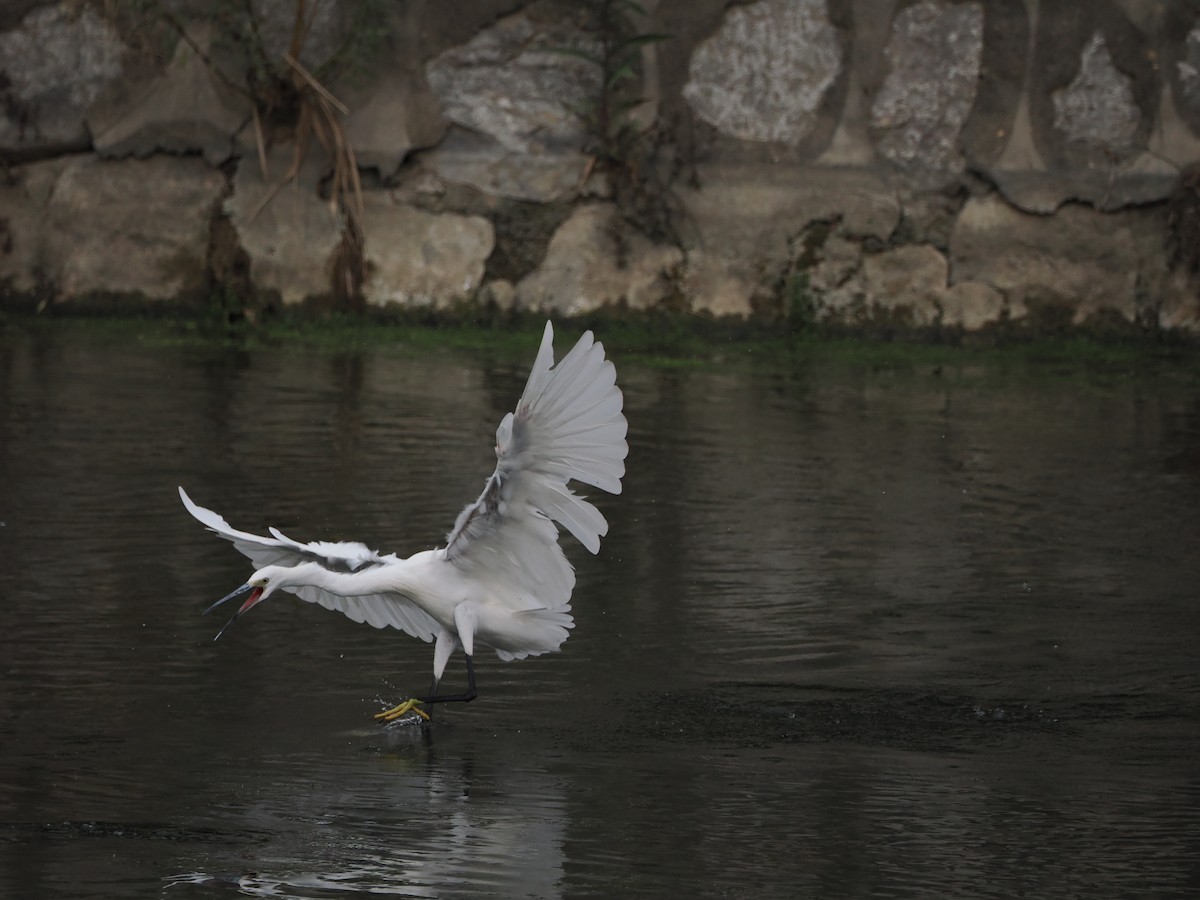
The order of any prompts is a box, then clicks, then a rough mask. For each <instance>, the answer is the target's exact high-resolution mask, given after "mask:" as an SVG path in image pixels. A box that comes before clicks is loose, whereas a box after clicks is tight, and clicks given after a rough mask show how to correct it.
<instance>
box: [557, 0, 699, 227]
mask: <svg viewBox="0 0 1200 900" xmlns="http://www.w3.org/2000/svg"><path fill="white" fill-rule="evenodd" d="M583 7H584V14H585V18H584V29H585V31H587V32H588V33H589V34H590V35H591V36H592V37H594V39H595V40H594V42H593V43H592V44H591V45H590V46H587V47H578V46H577V47H556V48H552V49H553V50H554V51H555V52H557V53H561V54H564V55H566V56H572V57H575V58H577V59H581V60H584V61H585V62H587V63H588V64H589V65H591V66H593V67H594V68H595V70H596V74H597V78H596V89H595V91H594V93H593V94H592V96H590V97H588V98H587V99H586V100H585V101H584V102H583V103H581V104H579V105H578V106H577V107H576V108H575V109H573V112H574V113H575V114H576V115H577V116H579V118H580V120H581V121H582V123H583V125H584V128H585V130H586V132H587V142H586V143H585V145H584V147H583V150H584V152H585V153H588V154H589V155H590V156H591V160H590V162H589V164H588V167H587V169H586V170H585V172H584V177H583V179H582V180H586V179H587V176H588V175H590V174H591V171H592V170H593V168H598V169H600V170H601V171H603V172H605V173H606V174H607V175H608V176H609V177H610V178H611V179H612V183H613V190H614V194H615V196H616V201H617V205H618V208H620V209H621V211H622V214H623V215H624V216H625V217H626V219H628V220H631V221H633V222H634V223H635V224H636V225H638V226H639V227H640V228H641V229H642V230H643V231H645V232H647V233H649V234H651V235H652V236H656V237H667V238H669V239H671V240H672V241H673V242H675V243H678V240H677V238H676V236H675V235H674V231H673V228H672V226H671V224H670V223H671V220H672V216H671V215H670V211H669V209H667V206H668V203H667V191H666V189H665V188H664V187H661V186H660V185H658V183H657V177H656V175H655V173H654V172H653V171H652V162H653V160H652V157H653V153H654V149H655V126H654V125H653V124H651V125H646V124H643V123H642V122H641V121H640V120H639V117H638V116H637V114H636V113H637V110H638V108H639V107H641V106H642V105H643V104H645V103H646V98H645V97H644V96H642V94H641V91H640V90H639V84H640V81H641V79H640V77H639V75H640V73H641V63H642V50H643V48H644V47H646V46H647V45H650V44H657V43H660V42H662V41H665V40H669V39H670V35H668V34H663V33H659V32H646V31H640V30H639V20H644V19H645V18H646V15H647V14H646V11H645V9H644V8H643V7H642V6H641V4H639V3H636V2H634V0H587V2H585V3H584V4H583Z"/></svg>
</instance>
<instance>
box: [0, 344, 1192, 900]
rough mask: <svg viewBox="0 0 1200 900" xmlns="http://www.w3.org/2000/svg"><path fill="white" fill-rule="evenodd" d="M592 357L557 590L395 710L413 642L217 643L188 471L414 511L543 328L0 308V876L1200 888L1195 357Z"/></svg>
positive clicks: (394, 530) (208, 482)
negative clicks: (603, 385) (557, 626)
mask: <svg viewBox="0 0 1200 900" xmlns="http://www.w3.org/2000/svg"><path fill="white" fill-rule="evenodd" d="M601 338H603V335H601ZM616 362H617V365H618V373H619V380H620V383H621V384H622V386H623V388H624V390H625V392H626V398H627V402H626V409H627V415H628V417H629V421H630V426H631V431H630V445H631V452H630V456H629V460H628V471H629V474H628V478H627V480H626V486H627V488H626V492H625V493H624V494H623V495H622V496H620V497H615V498H612V497H607V496H602V497H600V498H598V502H599V505H600V506H601V508H602V509H603V510H604V512H605V513H606V515H607V516H608V518H609V520H610V522H611V525H612V527H611V531H610V534H609V537H608V539H607V541H606V542H605V544H604V547H603V549H602V551H601V554H600V556H599V557H598V558H595V559H593V558H591V557H589V556H588V555H587V554H586V553H584V552H582V551H579V552H574V550H578V548H574V550H573V551H572V554H571V555H572V559H573V560H574V561H575V563H576V565H577V568H578V573H579V583H578V586H577V588H576V594H575V603H574V606H575V614H576V619H577V622H578V627H577V628H576V629H575V631H574V633H573V635H572V637H571V639H570V640H569V641H568V642H567V643H566V644H565V645H564V649H563V652H562V653H561V654H558V655H553V656H547V657H541V658H538V659H534V660H527V661H524V662H514V663H509V664H504V663H501V662H500V661H499V660H497V659H496V658H495V657H487V656H485V655H481V656H480V662H479V666H478V669H479V681H480V690H481V699H480V700H479V701H478V702H476V703H472V704H469V705H460V706H458V707H457V708H453V709H446V710H439V717H438V719H437V720H436V721H435V724H434V726H433V727H432V728H431V729H429V730H427V731H422V730H421V729H417V728H408V727H390V728H380V727H377V726H376V725H375V724H374V723H373V722H372V720H371V714H372V713H373V712H375V711H376V710H378V709H380V708H382V706H383V705H384V703H386V702H388V701H395V700H399V699H401V698H403V697H405V696H408V695H409V694H410V693H411V692H413V691H414V690H415V691H420V690H421V689H423V688H424V687H425V686H426V685H427V682H428V673H429V670H430V667H431V663H432V648H431V646H430V645H426V644H422V643H420V642H418V641H416V640H414V639H412V638H409V637H407V636H405V635H402V634H399V633H396V632H379V631H375V630H373V629H370V628H367V627H365V626H362V625H355V624H354V623H352V622H350V621H349V620H347V619H344V618H342V617H340V616H337V615H335V614H332V613H328V612H326V611H324V610H322V609H320V608H315V607H310V606H308V605H306V604H303V603H301V602H300V601H298V600H293V599H289V598H287V597H279V598H276V599H272V600H271V601H270V602H268V603H266V604H264V605H263V606H262V607H261V608H259V609H256V610H255V611H254V612H253V613H252V614H251V615H250V616H247V617H246V619H245V620H244V621H242V622H240V623H239V624H238V626H237V627H236V628H234V629H232V630H231V631H230V632H229V633H228V634H227V635H226V636H225V637H223V638H222V639H221V641H220V642H219V643H217V644H214V643H213V642H212V636H213V635H214V634H215V633H216V630H217V629H218V628H219V626H220V624H221V623H220V622H219V621H214V620H213V619H211V618H203V617H201V616H200V615H199V613H200V610H201V609H203V608H204V606H206V605H207V604H208V603H210V602H211V601H212V600H214V599H216V598H217V597H219V596H221V595H222V594H224V593H225V592H227V591H228V590H230V589H231V588H233V587H235V586H237V585H238V584H240V583H241V581H242V579H243V578H244V576H245V575H246V574H248V572H249V571H250V569H249V565H248V563H247V562H246V561H245V560H244V559H243V558H242V557H240V556H239V555H238V554H237V553H236V552H234V551H233V550H232V548H230V547H229V546H228V545H227V544H225V543H224V542H221V541H218V540H217V539H216V538H214V537H213V536H211V535H209V534H207V533H206V532H204V531H203V529H202V528H200V526H199V525H198V524H197V523H196V522H194V521H193V520H192V519H191V518H190V517H189V516H187V515H186V513H185V512H184V511H183V509H182V508H181V506H180V504H179V501H178V498H177V496H176V492H175V487H176V485H178V484H182V485H184V486H185V487H186V488H187V489H188V491H189V492H190V493H191V495H192V496H193V498H195V499H196V501H197V502H199V503H201V504H202V505H206V506H211V507H212V508H214V509H216V510H218V511H219V512H221V513H222V514H224V515H225V516H226V517H227V518H228V519H229V521H230V522H231V523H232V524H234V525H235V526H238V527H241V528H244V529H246V530H250V531H256V532H262V531H264V530H265V528H266V526H268V525H276V526H278V527H279V528H281V529H282V530H283V531H285V532H286V533H288V534H289V535H291V536H293V537H296V538H300V539H305V540H307V539H315V538H329V539H337V538H357V539H362V540H364V541H366V542H367V543H368V544H371V545H372V546H375V547H379V548H381V549H383V550H387V551H391V550H395V551H399V552H402V553H409V552H412V551H414V550H418V549H423V548H426V547H430V546H434V545H435V544H437V543H439V542H440V540H441V536H442V535H443V534H444V533H445V532H446V531H447V530H448V529H449V527H450V525H451V524H452V522H453V520H454V517H455V515H456V513H457V512H458V510H459V509H460V508H461V506H462V505H463V504H464V503H466V502H467V501H468V500H470V499H472V498H473V497H474V496H475V495H476V494H477V492H478V490H479V488H480V487H481V485H482V482H483V479H484V478H485V477H486V475H487V474H488V473H489V472H490V469H491V465H492V464H493V461H494V458H493V456H492V452H491V446H492V436H493V433H494V429H495V426H496V424H497V422H498V421H499V420H500V418H501V416H502V415H503V413H504V412H505V411H507V410H508V409H510V408H511V406H512V404H513V403H514V401H515V398H516V397H517V395H518V394H519V392H520V389H521V386H522V384H523V380H524V375H525V369H524V367H525V365H527V363H528V361H525V362H522V363H520V364H519V365H514V363H513V361H512V357H511V354H505V355H500V354H497V355H491V354H489V353H487V352H486V351H484V352H471V351H465V350H460V351H442V352H439V351H434V350H429V349H423V350H420V351H416V350H410V349H406V348H404V347H396V348H390V349H389V348H379V347H376V348H373V349H371V350H370V351H368V352H364V353H354V352H344V353H340V354H332V353H322V354H316V355H314V354H313V353H311V352H306V351H302V350H298V349H286V348H280V349H267V350H259V351H256V352H254V353H252V354H244V353H237V352H234V351H229V350H226V349H219V348H210V349H205V348H196V347H181V348H164V347H154V346H146V345H143V344H140V343H138V342H137V341H135V340H122V339H117V338H106V339H102V340H98V339H95V338H90V337H88V336H86V335H83V334H78V333H69V334H62V335H58V336H55V335H53V334H41V335H39V336H29V335H23V334H20V333H10V334H9V335H8V336H7V337H5V338H3V339H2V340H0V522H2V523H3V525H2V526H0V574H2V576H3V585H4V587H3V625H2V627H0V896H3V897H14V898H16V897H38V898H41V897H47V898H49V897H68V896H70V897H74V896H87V897H126V896H163V897H168V898H170V897H176V898H188V897H208V896H237V895H239V894H244V895H261V896H282V897H344V896H347V895H348V894H350V895H352V894H355V893H362V894H365V893H384V894H386V893H391V894H394V895H397V896H411V897H453V896H488V895H490V896H516V897H577V896H595V897H641V896H645V897H652V896H653V897H660V896H661V897H708V896H714V897H715V896H721V897H754V898H759V897H804V896H814V897H818V896H819V897H842V896H854V897H863V896H874V897H930V896H947V897H949V896H955V897H963V896H987V897H1016V896H1027V897H1044V896H1129V895H1134V894H1141V895H1154V896H1170V895H1175V896H1181V895H1188V894H1193V895H1194V894H1196V893H1197V892H1200V762H1198V756H1197V753H1198V748H1200V657H1198V655H1197V647H1198V646H1200V640H1198V639H1200V598H1198V596H1197V584H1198V583H1200V558H1198V556H1197V546H1198V541H1197V538H1198V537H1200V385H1197V384H1195V383H1194V382H1193V381H1190V380H1189V379H1188V378H1186V377H1183V376H1173V375H1172V374H1171V373H1170V372H1165V373H1164V372H1159V373H1157V374H1155V375H1147V376H1141V377H1123V376H1121V375H1119V374H1112V373H1109V374H1106V375H1104V376H1097V375H1091V374H1088V373H1087V372H1084V371H1074V370H1071V369H1070V367H1067V370H1066V371H1064V370H1063V368H1062V367H1061V366H1059V367H1057V368H1056V370H1055V371H1053V372H1051V371H1047V370H1046V369H1044V368H1040V367H1039V366H1037V365H1036V364H1031V363H1022V364H1021V365H1019V366H1016V367H1014V368H1012V369H1011V370H1009V371H1003V370H1001V369H1000V367H999V364H998V363H997V362H995V361H991V362H989V363H987V364H986V365H982V366H978V367H975V368H965V367H956V366H943V367H942V368H941V369H937V370H935V369H932V368H930V367H916V368H913V369H899V370H897V369H893V368H885V369H876V370H872V369H870V368H866V367H862V366H855V365H852V364H845V363H843V364H834V363H828V362H827V363H805V362H803V361H802V360H799V361H796V362H795V364H794V365H793V366H791V367H789V369H788V371H787V372H783V373H777V374H768V373H762V372H760V373H757V374H754V373H739V374H723V373H721V372H699V371H697V372H688V371H671V372H663V371H660V370H655V369H650V368H645V367H640V366H639V365H638V364H637V363H636V361H634V360H622V359H621V358H619V357H618V359H617V360H616ZM459 674H460V669H459V668H458V667H457V665H456V663H454V662H452V664H451V669H450V676H449V677H450V679H451V682H452V681H453V679H454V678H455V677H457V676H458V675H459Z"/></svg>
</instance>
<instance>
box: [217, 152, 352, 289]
mask: <svg viewBox="0 0 1200 900" xmlns="http://www.w3.org/2000/svg"><path fill="white" fill-rule="evenodd" d="M314 152H315V151H313V150H312V149H311V148H310V152H309V154H308V156H307V157H306V158H305V160H304V162H303V164H302V165H301V167H300V170H299V172H298V173H297V175H296V177H295V178H294V179H292V180H291V181H288V182H287V183H286V184H281V182H282V181H283V179H284V176H285V174H287V173H288V172H289V171H290V169H291V167H292V165H293V160H294V159H295V148H294V147H293V146H292V145H290V144H285V145H279V146H276V147H275V148H273V149H272V150H271V152H270V153H269V155H268V157H267V162H268V177H267V179H266V180H264V179H263V175H262V172H261V171H260V170H259V166H258V163H257V160H253V159H243V160H242V161H241V162H240V163H239V164H238V169H237V173H236V174H235V175H234V179H233V193H232V194H230V196H229V198H228V199H227V200H226V201H225V212H226V213H227V214H228V215H229V219H230V221H231V222H232V223H233V227H234V229H235V230H236V231H237V235H238V240H239V242H240V243H241V245H242V249H244V250H245V251H246V253H247V255H248V256H249V259H250V278H251V280H252V281H253V282H254V284H255V285H256V286H257V287H259V288H264V289H266V290H268V291H274V292H277V293H278V294H279V297H280V300H281V301H282V302H283V303H284V304H293V303H300V302H302V301H304V300H306V299H308V298H311V297H324V296H328V295H329V294H330V293H331V286H332V281H331V279H332V274H333V273H332V257H333V252H334V250H336V249H337V247H338V245H339V243H340V242H341V239H342V231H341V223H340V221H339V219H338V216H337V215H336V213H335V211H334V210H333V209H332V208H331V207H330V204H329V202H328V201H327V200H323V199H322V198H321V197H320V196H319V195H318V193H317V186H318V182H319V181H320V178H321V175H322V173H323V171H324V169H325V167H326V163H325V162H324V161H323V160H320V159H317V158H315V157H314V155H313V153H314Z"/></svg>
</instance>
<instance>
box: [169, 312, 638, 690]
mask: <svg viewBox="0 0 1200 900" xmlns="http://www.w3.org/2000/svg"><path fill="white" fill-rule="evenodd" d="M553 338H554V331H553V328H552V327H551V325H550V323H549V322H547V323H546V329H545V332H544V334H543V337H542V343H541V347H540V348H539V349H538V354H537V358H536V359H535V360H534V363H533V368H532V370H531V371H530V373H529V381H528V383H527V384H526V386H525V390H524V392H523V393H522V394H521V399H520V401H519V402H518V403H517V408H516V410H515V411H514V412H512V413H509V414H508V415H506V416H505V417H504V419H503V421H502V422H501V423H500V427H499V428H498V429H497V430H496V457H497V464H496V470H495V471H494V472H493V473H492V475H491V477H490V478H489V479H488V481H487V484H486V485H485V487H484V489H483V493H482V494H480V496H479V498H478V499H477V500H476V501H475V502H474V503H471V504H470V505H468V506H467V507H466V508H465V509H463V511H462V513H460V514H459V516H458V520H457V521H456V522H455V523H454V528H453V529H452V530H451V531H450V533H449V535H447V538H446V546H445V547H443V548H441V549H438V550H427V551H422V552H420V553H415V554H413V555H412V556H410V557H408V558H407V559H402V558H400V557H398V556H396V555H394V554H380V553H377V552H375V551H373V550H371V549H369V548H368V547H367V546H366V545H364V544H361V543H358V542H354V541H341V542H328V541H313V542H311V543H307V544H306V543H300V542H299V541H294V540H292V539H291V538H288V537H286V536H285V535H283V534H282V533H280V532H279V531H278V530H276V529H275V528H271V529H270V534H271V537H261V536H259V535H254V534H248V533H246V532H243V531H238V530H236V529H234V528H231V527H230V526H229V524H228V523H227V522H226V521H225V520H224V519H223V518H222V517H221V516H219V515H218V514H217V513H215V512H213V511H212V510H209V509H205V508H203V507H201V506H197V505H196V504H195V503H193V502H192V500H191V498H189V497H188V495H187V494H186V493H185V492H184V490H183V488H182V487H181V488H180V489H179V496H180V498H181V499H182V500H183V504H184V506H185V507H186V508H187V510H188V512H190V513H191V514H192V515H193V516H195V517H196V519H198V520H199V521H200V522H201V523H202V524H203V525H205V526H206V527H207V528H208V529H209V530H211V531H213V532H215V533H216V534H218V535H219V536H220V537H223V538H225V539H226V540H229V541H232V542H233V545H234V547H236V548H237V549H238V550H239V551H240V552H241V553H243V554H245V555H246V556H247V557H249V558H250V560H251V561H252V562H253V563H254V565H255V566H256V567H257V571H256V572H255V573H254V574H253V575H252V576H251V578H250V579H249V581H248V582H247V583H246V584H245V585H243V586H242V587H241V588H239V589H238V590H237V591H234V592H233V593H232V594H230V595H229V596H228V597H225V598H223V599H222V600H220V601H218V602H217V603H216V604H214V605H213V607H215V606H217V605H219V604H220V603H222V602H224V601H225V600H228V599H230V598H231V597H234V596H237V595H238V594H240V593H244V592H246V591H251V594H250V597H249V599H247V600H246V601H245V602H244V603H243V604H242V606H241V608H240V609H239V610H238V613H237V614H236V615H235V616H234V618H235V619H236V618H237V616H239V615H241V614H242V613H244V612H246V611H247V610H248V609H250V608H251V607H252V606H254V605H255V604H257V603H259V602H261V601H262V600H264V599H266V598H267V597H269V596H270V595H271V594H272V593H274V592H275V591H277V590H285V591H288V592H289V593H292V594H295V595H296V596H298V597H300V598H301V599H302V600H307V601H308V602H310V603H319V604H320V605H321V606H324V607H325V608H327V609H334V610H337V611H339V612H341V613H344V614H345V615H346V616H348V617H349V618H351V619H353V620H354V621H356V622H366V623H367V624H369V625H372V626H374V627H376V628H384V627H388V626H390V627H392V628H398V629H400V630H401V631H405V632H407V633H408V634H411V635H413V636H414V637H418V638H420V639H421V640H423V641H430V640H435V641H436V649H435V652H434V669H433V671H434V680H435V688H436V682H437V680H438V679H440V678H441V677H442V673H443V671H444V670H445V667H446V662H447V660H448V659H449V657H450V655H451V654H452V653H453V652H454V650H455V649H456V648H460V647H461V648H462V649H463V650H464V651H465V652H466V654H467V662H468V674H469V675H471V678H472V690H471V695H470V696H472V697H473V696H474V681H473V670H472V669H471V668H470V657H471V656H472V655H473V654H474V645H475V642H476V641H478V642H480V643H481V644H484V645H486V646H488V647H491V648H492V649H494V650H495V651H496V653H497V654H498V655H499V656H500V658H501V659H505V660H510V659H523V658H524V657H526V656H536V655H538V654H541V653H546V652H549V651H552V650H557V649H558V648H559V646H560V645H561V644H562V642H563V641H564V640H566V638H567V635H568V629H570V628H571V627H573V625H574V621H573V620H572V618H571V615H570V609H571V605H570V600H571V591H572V590H573V589H574V586H575V573H574V570H573V569H572V568H571V565H570V563H569V562H567V558H566V556H565V555H564V554H563V551H562V548H561V547H560V546H559V544H558V528H557V526H562V527H563V528H565V529H566V530H567V531H568V532H570V533H571V534H572V535H573V536H574V537H575V538H576V539H577V540H578V541H579V542H580V543H581V544H583V546H585V547H586V548H587V549H588V550H589V551H590V552H592V553H597V552H598V551H599V549H600V538H601V537H603V536H604V535H605V534H606V533H607V532H608V523H607V522H606V521H605V519H604V516H603V515H602V514H601V513H600V511H599V510H598V509H597V508H596V507H595V506H593V505H592V504H591V503H590V502H588V501H587V500H585V499H583V498H582V497H580V496H578V495H577V494H575V493H574V492H573V491H572V490H571V489H570V488H569V487H568V482H571V481H578V482H580V483H582V484H586V485H590V486H592V487H597V488H600V489H601V490H604V491H608V492H609V493H612V494H619V493H620V492H621V478H622V476H623V475H624V474H625V457H626V454H627V453H628V447H627V445H626V443H625V436H626V431H627V427H628V426H627V423H626V421H625V416H624V415H623V414H622V411H621V409H622V404H623V398H622V396H621V391H620V389H619V388H618V387H617V386H616V370H615V368H614V367H613V364H612V363H611V362H610V361H608V360H607V359H605V357H604V347H603V345H602V344H600V343H599V342H597V341H595V340H593V337H592V333H591V332H590V331H589V332H586V333H585V334H584V335H583V336H582V337H581V338H580V339H579V341H578V342H577V343H576V344H575V346H574V348H572V350H571V351H570V352H569V353H568V354H567V355H566V356H565V357H563V358H562V359H561V360H560V361H559V362H558V364H557V365H552V363H553V355H554V348H553ZM211 608H212V607H210V609H211ZM231 622H232V620H231ZM226 627H228V626H226ZM218 636H219V635H218ZM426 699H429V698H426ZM438 699H443V698H438ZM444 699H469V697H466V696H464V697H462V698H444Z"/></svg>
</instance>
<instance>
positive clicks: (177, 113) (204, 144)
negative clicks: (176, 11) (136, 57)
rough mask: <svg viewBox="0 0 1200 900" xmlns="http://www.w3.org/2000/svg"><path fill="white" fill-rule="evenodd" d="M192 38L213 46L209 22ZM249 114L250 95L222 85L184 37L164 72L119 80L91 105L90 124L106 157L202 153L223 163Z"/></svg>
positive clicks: (206, 47)
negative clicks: (246, 95)
mask: <svg viewBox="0 0 1200 900" xmlns="http://www.w3.org/2000/svg"><path fill="white" fill-rule="evenodd" d="M191 38H192V41H193V42H194V43H195V44H196V46H198V47H200V48H201V49H202V50H204V51H208V50H209V48H210V44H211V43H212V41H211V36H210V29H209V28H208V27H207V26H200V25H197V26H193V27H192V29H191ZM250 114H251V110H250V100H249V98H247V97H243V96H241V95H239V94H237V93H236V92H235V91H233V90H232V89H231V88H230V87H228V86H227V85H225V84H223V83H222V82H221V80H220V78H219V77H218V76H217V75H216V74H215V73H214V72H213V71H212V70H211V69H210V67H209V66H208V64H206V63H205V62H204V60H203V59H202V58H201V57H200V56H199V55H198V54H197V53H196V51H195V50H194V49H193V47H192V44H191V43H189V42H188V41H184V40H180V41H179V43H178V44H177V45H176V47H175V55H174V57H173V58H172V60H171V62H170V64H169V65H168V66H167V67H166V68H165V69H164V70H163V71H161V72H154V73H152V74H149V75H148V76H147V77H145V78H144V79H142V80H138V81H132V82H126V81H121V82H117V83H115V84H114V87H113V88H112V89H110V90H109V91H107V92H106V93H105V95H104V96H102V97H101V98H100V99H99V100H98V101H97V102H96V103H95V104H94V105H93V106H92V109H91V112H90V113H89V114H88V124H89V125H90V126H91V130H92V134H93V143H94V145H95V148H96V150H97V151H98V152H99V153H100V154H101V155H103V156H108V157H121V156H130V155H133V156H149V155H150V154H151V153H155V152H157V151H165V152H167V153H195V152H199V153H201V154H203V156H204V158H205V159H206V160H208V161H209V162H210V163H212V164H213V165H219V164H221V163H223V162H225V160H227V159H229V157H230V155H231V154H232V153H233V138H234V135H236V134H237V133H238V131H240V130H241V128H242V127H243V126H244V125H245V124H246V122H247V121H248V120H249V118H250Z"/></svg>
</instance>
